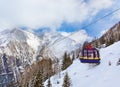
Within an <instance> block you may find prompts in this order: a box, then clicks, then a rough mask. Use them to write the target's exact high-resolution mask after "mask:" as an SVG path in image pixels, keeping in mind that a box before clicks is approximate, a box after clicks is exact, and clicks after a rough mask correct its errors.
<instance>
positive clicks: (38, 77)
mask: <svg viewBox="0 0 120 87" xmlns="http://www.w3.org/2000/svg"><path fill="white" fill-rule="evenodd" d="M34 87H44V85H43V76H42V72H41V71H40V70H39V71H38V72H37V75H36V78H35V83H34Z"/></svg>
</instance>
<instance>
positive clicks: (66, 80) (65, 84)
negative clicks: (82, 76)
mask: <svg viewBox="0 0 120 87" xmlns="http://www.w3.org/2000/svg"><path fill="white" fill-rule="evenodd" d="M63 81H64V82H63V85H62V87H70V86H71V81H70V77H69V75H68V73H66V74H65V76H64V80H63Z"/></svg>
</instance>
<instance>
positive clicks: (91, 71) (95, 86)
mask: <svg viewBox="0 0 120 87" xmlns="http://www.w3.org/2000/svg"><path fill="white" fill-rule="evenodd" d="M100 55H101V63H100V64H99V65H97V66H93V65H90V64H85V63H84V64H83V63H81V62H80V60H79V59H76V60H75V61H74V62H73V64H72V65H71V66H70V67H68V68H67V69H66V70H65V71H62V72H61V73H60V78H59V76H56V75H55V76H53V77H51V78H50V80H51V83H52V87H62V84H63V77H64V75H65V73H66V72H68V75H69V77H70V78H71V84H72V85H71V87H119V81H120V65H117V62H118V60H119V58H120V41H119V42H116V43H114V44H112V45H110V46H108V47H106V48H102V49H100ZM109 63H111V65H109ZM46 84H47V81H46V82H45V87H47V86H46Z"/></svg>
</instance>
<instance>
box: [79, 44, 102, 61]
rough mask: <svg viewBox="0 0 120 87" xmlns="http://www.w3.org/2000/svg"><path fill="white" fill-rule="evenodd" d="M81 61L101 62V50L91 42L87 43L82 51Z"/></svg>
mask: <svg viewBox="0 0 120 87" xmlns="http://www.w3.org/2000/svg"><path fill="white" fill-rule="evenodd" d="M80 61H81V62H82V63H100V55H99V51H98V50H97V49H96V48H93V47H92V46H91V45H90V44H89V45H86V46H85V47H84V48H83V49H82V52H81V55H80Z"/></svg>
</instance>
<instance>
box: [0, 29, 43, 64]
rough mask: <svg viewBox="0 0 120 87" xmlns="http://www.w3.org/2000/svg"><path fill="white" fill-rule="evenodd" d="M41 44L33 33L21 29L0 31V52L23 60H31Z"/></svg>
mask: <svg viewBox="0 0 120 87" xmlns="http://www.w3.org/2000/svg"><path fill="white" fill-rule="evenodd" d="M40 45H41V41H40V39H39V38H38V37H37V36H35V35H34V34H32V33H30V32H27V31H23V30H21V29H12V30H5V31H2V32H1V33H0V54H3V52H4V53H5V54H6V55H7V56H13V57H15V58H18V59H20V60H21V61H24V62H26V61H27V62H28V63H30V62H32V61H33V60H34V55H35V53H36V51H37V49H38V46H40Z"/></svg>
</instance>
